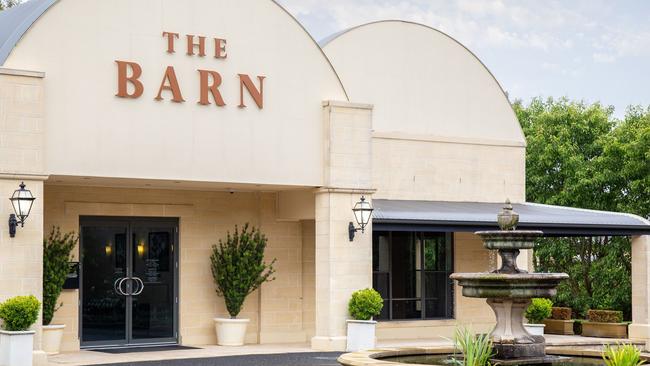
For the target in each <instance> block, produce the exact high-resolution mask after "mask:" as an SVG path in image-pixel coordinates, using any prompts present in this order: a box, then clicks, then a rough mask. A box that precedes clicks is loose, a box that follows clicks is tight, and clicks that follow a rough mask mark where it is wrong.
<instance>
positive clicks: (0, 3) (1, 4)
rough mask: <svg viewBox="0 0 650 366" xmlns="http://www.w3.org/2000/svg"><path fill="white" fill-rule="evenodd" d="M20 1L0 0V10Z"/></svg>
mask: <svg viewBox="0 0 650 366" xmlns="http://www.w3.org/2000/svg"><path fill="white" fill-rule="evenodd" d="M21 2H22V1H21V0H0V11H2V10H5V9H9V8H11V7H14V6H16V5H18V4H20V3H21Z"/></svg>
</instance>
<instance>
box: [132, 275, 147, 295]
mask: <svg viewBox="0 0 650 366" xmlns="http://www.w3.org/2000/svg"><path fill="white" fill-rule="evenodd" d="M131 279H132V280H134V281H136V282H138V283H139V287H138V289H137V290H136V291H135V292H134V293H133V294H132V295H133V296H138V295H140V294H141V293H142V291H144V282H142V280H141V279H140V278H139V277H131Z"/></svg>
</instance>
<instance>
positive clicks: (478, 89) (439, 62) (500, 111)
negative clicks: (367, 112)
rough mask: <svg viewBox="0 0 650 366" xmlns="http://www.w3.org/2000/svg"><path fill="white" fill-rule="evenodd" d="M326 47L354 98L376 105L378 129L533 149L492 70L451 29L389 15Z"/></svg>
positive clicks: (342, 34)
mask: <svg viewBox="0 0 650 366" xmlns="http://www.w3.org/2000/svg"><path fill="white" fill-rule="evenodd" d="M319 44H320V45H321V47H322V48H323V50H324V51H325V54H326V55H327V56H328V57H329V59H330V62H332V64H333V65H334V68H335V69H336V71H337V73H338V75H339V77H340V78H341V80H342V81H343V83H344V85H345V86H346V90H347V92H348V95H349V96H350V98H351V99H352V100H363V101H364V102H367V103H372V104H374V105H375V110H374V111H373V128H374V129H375V131H376V132H377V133H388V132H391V133H392V132H399V133H402V134H404V133H406V134H411V135H412V136H416V135H417V136H425V135H428V136H431V137H435V138H442V139H446V138H452V139H465V140H468V141H479V140H480V141H482V142H486V143H496V144H502V143H503V144H514V145H517V146H525V138H524V135H523V131H522V130H521V127H520V126H519V123H518V121H517V118H516V115H515V113H514V111H513V109H512V106H511V105H510V102H509V100H508V97H507V94H506V93H505V91H504V90H503V88H502V87H501V85H500V84H499V82H498V81H497V80H496V78H495V77H494V75H493V74H492V72H491V71H490V70H489V69H488V68H487V67H486V65H485V64H484V63H483V62H482V61H481V60H480V59H479V58H478V57H477V56H476V55H475V54H474V53H473V52H471V51H470V50H469V49H468V48H467V47H465V46H464V45H463V44H461V43H460V42H459V41H458V40H456V39H454V38H453V37H451V36H449V35H448V34H445V33H444V32H441V31H439V30H437V29H435V28H432V27H430V26H427V25H424V24H420V23H415V22H410V21H404V20H381V21H376V22H371V23H367V24H362V25H359V26H355V27H352V28H349V29H347V30H344V31H342V32H338V33H335V34H333V35H331V36H329V37H326V38H325V39H323V40H322V41H320V43H319Z"/></svg>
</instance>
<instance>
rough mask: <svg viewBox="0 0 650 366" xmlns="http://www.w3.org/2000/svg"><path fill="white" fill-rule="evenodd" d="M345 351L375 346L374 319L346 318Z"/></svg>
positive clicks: (363, 349) (361, 349)
mask: <svg viewBox="0 0 650 366" xmlns="http://www.w3.org/2000/svg"><path fill="white" fill-rule="evenodd" d="M347 323H348V339H347V342H348V344H347V349H346V350H347V352H357V351H365V350H369V349H373V348H375V326H376V324H377V322H376V321H374V320H347Z"/></svg>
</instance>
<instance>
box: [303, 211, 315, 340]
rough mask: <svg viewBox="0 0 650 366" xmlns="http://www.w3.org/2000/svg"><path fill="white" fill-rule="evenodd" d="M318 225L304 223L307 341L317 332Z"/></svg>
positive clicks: (304, 304)
mask: <svg viewBox="0 0 650 366" xmlns="http://www.w3.org/2000/svg"><path fill="white" fill-rule="evenodd" d="M315 260H316V223H315V222H314V220H305V221H303V222H302V325H303V329H304V331H305V333H306V334H307V339H311V337H313V336H314V334H315V331H316V320H315V317H316V309H315V307H316V282H315V281H316V264H315Z"/></svg>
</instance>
